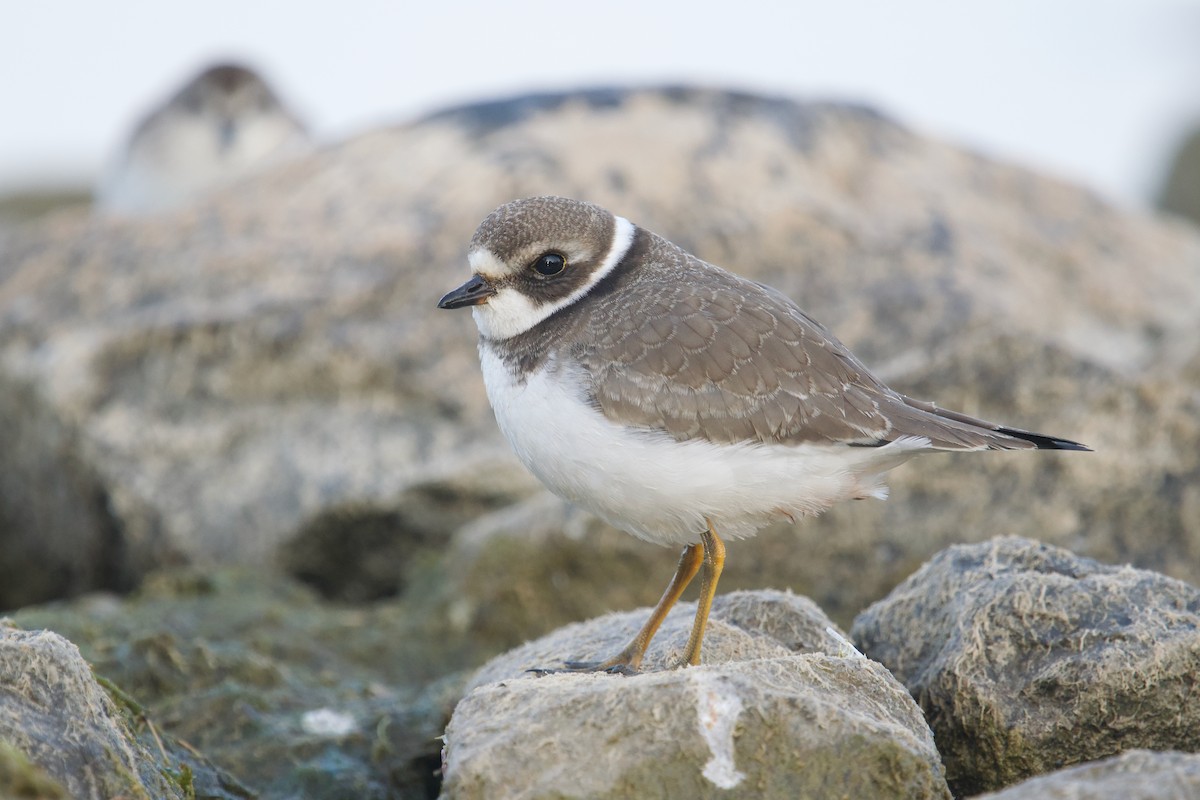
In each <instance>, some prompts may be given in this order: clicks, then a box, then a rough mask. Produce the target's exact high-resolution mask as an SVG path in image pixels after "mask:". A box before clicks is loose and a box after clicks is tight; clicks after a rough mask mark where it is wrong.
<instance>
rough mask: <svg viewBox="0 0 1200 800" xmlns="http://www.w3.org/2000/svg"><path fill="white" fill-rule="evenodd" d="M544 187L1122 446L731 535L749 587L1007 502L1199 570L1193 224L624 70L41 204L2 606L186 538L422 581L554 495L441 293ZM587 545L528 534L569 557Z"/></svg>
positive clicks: (1003, 405) (1015, 412) (929, 371)
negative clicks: (176, 201)
mask: <svg viewBox="0 0 1200 800" xmlns="http://www.w3.org/2000/svg"><path fill="white" fill-rule="evenodd" d="M543 192H555V193H560V194H568V195H574V196H580V197H585V198H588V199H591V200H594V201H597V202H600V203H602V204H604V205H606V206H608V207H610V208H612V209H614V210H616V211H618V212H619V213H622V214H624V215H626V216H628V217H629V218H631V219H633V220H635V221H636V222H639V223H642V224H644V225H646V226H647V227H650V228H652V229H654V230H657V231H659V232H660V233H662V234H664V235H666V236H668V237H670V238H672V239H674V240H676V241H678V242H679V243H680V244H682V245H684V246H686V247H688V248H690V249H692V250H693V251H695V252H697V253H698V254H699V255H701V256H702V257H704V258H707V259H709V260H711V261H714V262H716V263H720V264H723V265H725V266H728V267H730V268H732V269H734V270H736V271H738V272H740V273H742V274H745V275H747V276H750V277H752V278H755V279H758V280H763V281H766V282H769V283H771V284H773V285H776V286H778V287H779V288H780V289H781V290H783V291H785V292H786V293H788V294H789V295H791V296H792V297H794V298H796V299H797V300H798V301H799V302H800V303H801V304H802V305H803V306H804V307H805V308H806V309H807V310H809V311H810V312H811V313H812V314H814V315H815V316H816V317H817V318H818V319H820V320H821V321H822V322H824V323H826V324H827V325H829V326H830V327H832V328H833V329H834V330H835V331H836V332H837V333H838V334H839V336H841V338H843V339H844V340H845V341H846V342H847V343H848V344H849V345H850V346H851V347H853V348H854V349H855V350H856V351H857V352H858V353H859V355H860V356H862V357H863V358H864V360H865V361H866V362H867V363H868V364H870V365H871V366H873V367H874V368H875V369H876V370H877V371H878V372H879V373H880V375H881V376H882V377H883V378H885V379H886V380H888V381H890V382H892V383H893V384H895V385H896V386H897V387H898V388H900V389H902V390H905V391H907V392H909V393H911V394H914V395H916V396H918V397H926V398H934V399H936V400H938V401H939V402H940V403H942V404H943V405H946V406H949V407H954V408H958V409H960V410H963V411H965V412H968V413H973V414H979V415H982V416H985V417H991V418H996V419H999V420H1002V421H1005V422H1008V423H1010V424H1014V425H1020V426H1024V427H1028V428H1033V429H1038V430H1044V431H1046V432H1048V433H1052V434H1057V435H1062V436H1067V437H1070V438H1075V439H1079V440H1082V441H1085V442H1087V443H1089V444H1091V445H1092V446H1094V447H1096V448H1097V451H1098V452H1097V453H1095V454H1065V455H1064V454H1045V453H1032V454H1031V453H1017V454H986V455H977V454H972V455H963V456H954V457H930V458H928V459H925V460H923V461H919V462H917V463H916V464H912V465H909V466H906V467H904V468H902V469H901V470H899V471H898V472H896V473H895V476H894V480H893V482H892V483H893V493H892V500H891V501H890V502H888V503H858V504H852V505H848V506H845V507H843V508H841V509H837V510H835V511H833V512H831V513H830V514H828V515H826V516H825V517H823V518H821V519H819V520H816V521H809V522H806V523H804V524H803V525H801V526H800V527H799V528H797V529H796V530H790V529H787V528H786V526H784V527H782V528H781V529H776V530H773V531H769V532H765V533H764V534H762V535H760V537H759V538H758V539H757V540H755V541H753V542H747V543H739V544H738V545H737V546H736V548H731V560H730V566H729V569H730V574H729V576H728V582H727V583H726V584H725V586H726V587H728V588H734V587H737V586H761V585H776V586H791V587H793V588H795V589H797V590H799V591H802V592H803V593H805V594H808V595H810V596H812V597H814V598H815V599H817V600H818V601H819V602H820V603H821V605H822V607H823V608H826V609H828V610H830V612H831V613H832V614H833V615H834V616H835V618H837V619H840V620H848V619H849V618H851V617H852V615H853V614H854V613H855V612H856V611H857V610H859V609H861V608H862V607H863V606H864V605H865V604H866V603H867V602H869V601H870V600H872V599H875V598H878V597H880V596H882V595H883V594H884V593H886V591H887V590H888V588H890V587H891V586H893V585H895V583H897V582H898V581H899V580H900V579H901V578H902V576H904V575H906V574H908V573H909V572H911V571H912V570H913V569H914V568H915V567H916V566H917V565H918V564H919V563H921V561H922V560H924V559H925V558H926V557H928V555H929V554H931V553H933V552H935V551H937V550H938V549H940V548H941V547H944V546H945V545H946V544H948V543H952V542H956V541H962V540H963V539H970V538H973V537H979V536H982V535H984V532H987V531H995V530H1004V531H1009V532H1022V531H1037V534H1038V536H1039V537H1043V538H1045V539H1046V540H1049V541H1052V542H1055V543H1060V544H1068V545H1070V546H1072V547H1074V548H1077V549H1079V550H1081V551H1083V552H1085V553H1086V554H1088V555H1092V556H1095V557H1099V558H1103V559H1105V560H1110V561H1120V560H1132V561H1134V562H1135V563H1137V564H1139V565H1141V566H1147V567H1153V568H1157V569H1160V570H1163V571H1166V572H1169V573H1171V574H1173V575H1175V576H1177V577H1184V578H1190V579H1193V580H1200V489H1198V488H1197V487H1200V408H1198V406H1200V399H1198V396H1197V393H1196V391H1195V386H1196V385H1197V384H1198V383H1200V340H1198V339H1197V337H1196V336H1195V320H1196V319H1197V318H1200V236H1198V235H1197V234H1196V232H1195V231H1194V230H1192V229H1190V228H1188V227H1185V226H1183V225H1173V224H1169V223H1165V222H1162V221H1158V220H1154V219H1150V218H1146V217H1141V216H1137V215H1134V214H1130V213H1126V212H1123V211H1120V210H1117V209H1115V208H1113V207H1112V206H1110V205H1107V204H1106V203H1104V202H1103V201H1102V200H1100V199H1098V198H1097V197H1095V196H1094V195H1092V194H1089V193H1087V192H1085V191H1081V190H1079V189H1078V188H1075V187H1072V186H1068V185H1065V184H1062V183H1058V182H1055V181H1053V180H1049V179H1046V178H1043V177H1039V176H1037V175H1035V174H1032V173H1030V172H1028V171H1025V170H1022V169H1018V168H1014V167H1012V166H1009V165H1005V164H999V163H996V162H994V161H990V160H988V159H986V158H983V157H980V156H978V155H975V154H972V153H969V152H965V151H964V150H962V149H960V148H956V147H952V146H948V145H946V144H943V143H940V142H936V141H931V140H930V139H927V138H924V137H922V136H919V135H917V134H915V133H913V132H911V131H909V130H907V129H905V128H903V127H902V126H900V125H898V124H896V123H895V122H892V121H890V120H888V119H885V118H883V117H881V116H880V115H878V114H875V113H873V112H870V111H868V110H864V109H861V108H855V107H850V106H844V105H829V104H803V103H795V102H790V101H785V100H777V99H770V98H762V97H755V96H750V95H743V94H736V93H727V92H719V91H711V92H710V91H700V90H688V89H667V90H645V91H615V90H614V91H593V92H577V93H569V94H566V95H547V96H539V97H531V98H520V99H516V100H511V101H502V102H496V103H488V104H480V105H476V106H470V107H465V108H462V109H458V110H453V111H449V112H446V113H443V114H439V115H435V116H433V117H430V118H428V119H425V120H422V121H419V122H416V123H413V124H409V125H405V126H400V127H396V128H393V129H388V130H380V131H376V132H372V133H368V134H366V135H363V136H360V137H358V138H356V139H354V140H351V141H349V142H346V143H344V144H341V145H337V146H333V147H330V148H327V149H325V150H323V151H322V152H320V153H318V154H316V155H314V156H313V157H311V158H309V159H306V160H304V161H301V162H298V163H295V164H292V165H289V166H288V167H286V168H283V169H280V170H278V171H275V172H273V173H271V174H268V175H265V176H263V177H261V178H259V179H256V180H255V181H252V182H250V183H248V184H246V185H243V186H241V187H239V188H238V190H237V191H236V192H232V193H228V194H226V195H224V196H222V197H219V198H215V199H214V200H212V201H211V202H209V203H206V204H204V205H200V206H197V207H196V208H194V209H192V210H190V211H187V212H182V213H179V214H177V215H174V216H169V217H166V218H163V219H160V220H156V221H153V222H144V223H133V222H125V223H122V222H114V221H109V222H105V221H100V220H94V219H88V218H84V217H83V216H82V215H76V216H71V215H65V216H64V215H60V216H56V217H54V218H52V219H49V220H46V221H44V222H41V223H38V224H36V225H33V226H29V227H24V228H21V229H20V230H18V231H17V232H15V233H14V234H13V235H12V236H11V237H9V238H7V239H6V240H5V243H4V246H3V251H2V252H0V440H2V441H4V442H5V449H4V453H3V455H2V456H0V548H2V549H3V551H4V553H5V555H6V557H5V559H3V561H2V562H0V607H6V606H7V607H12V606H15V605H18V604H21V603H25V602H29V601H32V600H35V599H39V598H46V597H52V596H59V595H61V594H63V593H71V592H78V591H82V590H85V589H88V588H92V587H97V586H100V587H108V588H116V589H124V588H128V587H130V586H132V585H135V584H136V582H137V580H138V579H139V577H140V576H141V575H142V574H144V572H145V570H146V569H148V568H150V567H152V566H155V565H159V564H163V563H174V562H178V561H198V562H206V561H238V562H248V563H262V562H265V561H269V560H273V559H280V560H282V561H283V562H284V563H286V564H287V565H288V566H289V568H290V569H292V570H293V572H294V573H295V574H298V575H302V576H305V577H306V578H307V579H309V580H311V581H312V582H313V583H314V584H316V585H318V586H320V587H321V588H322V589H323V591H326V592H328V593H329V594H331V595H333V596H336V597H344V598H370V597H377V596H382V595H387V594H391V593H396V592H405V591H408V590H409V588H410V587H411V585H412V583H413V581H414V580H418V579H419V577H420V573H421V571H422V570H423V569H424V568H425V567H426V566H428V564H429V563H430V562H431V560H436V558H437V557H438V554H440V552H441V551H442V550H443V548H444V543H445V540H446V539H447V537H449V536H451V535H452V534H453V532H454V531H455V530H457V529H458V528H459V527H460V526H462V525H463V524H464V523H466V522H467V521H468V520H473V519H475V518H476V517H477V516H479V515H480V514H483V513H486V512H489V511H496V512H503V511H507V510H508V509H509V508H510V507H512V504H514V503H521V502H525V501H527V500H528V499H529V498H531V497H536V496H537V493H538V492H540V491H541V490H540V489H539V488H538V487H537V486H536V485H535V484H534V482H533V480H532V479H531V478H530V477H529V476H527V475H526V474H525V473H524V471H523V470H522V469H521V468H520V467H519V466H517V464H516V462H515V459H514V458H513V457H512V455H511V454H510V453H509V452H508V448H507V447H506V445H505V444H504V443H503V442H502V441H501V439H500V436H499V434H498V432H497V430H496V428H495V424H494V422H493V421H492V419H491V415H490V411H489V410H488V408H487V405H486V402H485V399H484V396H483V390H482V381H481V378H480V375H479V368H478V364H477V361H476V356H475V331H474V329H473V326H472V325H471V323H470V322H469V321H468V320H466V319H465V318H464V317H463V316H461V315H454V314H445V313H441V312H438V311H437V310H436V309H435V308H434V307H433V303H434V302H435V301H436V299H437V298H438V297H439V296H440V295H441V294H442V293H443V292H444V291H445V290H446V289H447V288H449V287H453V286H455V285H457V283H458V282H460V281H461V280H462V279H463V277H464V276H465V275H466V267H465V263H464V249H465V245H466V242H467V240H468V238H469V236H470V234H471V232H472V231H473V229H474V227H475V226H476V225H477V223H478V221H479V220H480V219H481V218H482V217H483V216H484V215H485V214H486V213H487V212H488V211H490V210H491V209H492V208H493V207H494V206H495V205H497V204H498V203H500V202H503V201H507V200H509V199H512V198H513V197H515V196H520V195H529V194H534V193H543ZM1130 531H1137V535H1136V536H1133V535H1129V532H1130ZM1148 531H1152V532H1154V533H1153V535H1149V534H1147V532H1148ZM514 532H519V531H517V530H515V529H514ZM593 538H594V539H595V541H596V545H590V544H589V545H588V546H599V545H600V544H602V543H603V542H606V541H607V542H615V541H617V540H618V538H619V537H607V538H605V537H593ZM510 541H512V542H515V537H512V538H511V539H510ZM627 546H628V545H624V544H622V545H617V547H619V548H626V547H627ZM582 547H583V545H581V544H580V543H579V542H577V541H571V540H570V539H569V538H568V537H565V536H564V535H563V534H562V533H561V532H551V534H550V535H548V536H546V537H545V538H544V539H543V540H542V541H541V543H540V544H538V545H537V546H536V547H535V546H532V545H529V546H526V547H525V550H526V551H527V552H530V553H537V554H540V555H541V556H542V557H544V558H545V559H546V560H547V564H548V565H550V566H547V567H546V569H547V570H551V569H554V570H556V569H559V567H558V565H561V564H563V563H567V562H568V561H569V558H568V556H569V557H572V558H573V557H574V556H573V554H575V553H578V552H581V550H582ZM634 547H635V548H636V549H632V550H630V552H632V553H633V554H634V555H633V558H634V559H647V560H650V561H651V562H652V563H650V564H649V565H648V566H647V567H646V568H645V569H646V570H647V572H648V574H649V575H652V576H653V580H645V581H643V582H641V583H639V585H638V586H637V587H636V597H631V598H630V600H631V602H630V603H629V604H628V605H629V606H632V605H634V604H636V603H647V602H653V600H654V599H655V598H656V597H657V594H658V592H659V591H661V587H662V585H663V583H665V580H666V576H667V575H668V574H669V572H670V569H671V567H672V566H673V561H674V558H675V554H674V553H670V552H666V551H658V550H655V549H653V548H651V547H649V546H646V545H641V544H637V543H634ZM377 552H384V553H388V554H391V555H389V556H386V557H385V556H373V555H372V554H373V553H377ZM477 552H480V553H486V548H484V549H480V550H478V551H477ZM346 554H352V557H348V558H347V557H346ZM606 559H607V557H606ZM401 562H402V563H401ZM393 564H394V566H393ZM461 569H462V570H463V571H464V573H465V572H466V571H467V565H463V566H462V567H461ZM739 570H744V572H742V573H741V574H740V575H739V573H738V571H739ZM660 575H661V576H662V577H659V576H660ZM615 580H616V579H615V578H614V575H613V574H611V573H609V572H607V571H605V572H600V571H596V572H595V573H593V578H589V579H588V580H576V581H575V590H574V594H573V599H572V604H573V607H574V608H576V609H577V610H578V611H579V612H580V613H579V615H578V616H580V617H586V616H589V615H594V614H595V613H597V612H598V611H599V610H600V609H603V608H612V607H620V606H619V605H617V604H616V603H614V602H613V598H614V597H617V598H620V597H621V592H623V591H625V590H624V589H622V588H621V587H614V581H615ZM589 581H591V582H590V583H589ZM468 588H470V587H468ZM495 588H496V591H498V592H511V591H512V589H511V587H504V586H498V587H495ZM522 591H525V592H527V593H533V592H542V593H543V594H546V596H549V597H552V596H553V592H552V591H549V590H548V587H544V586H530V587H525V588H523V589H522ZM630 591H631V593H632V592H633V591H634V590H630ZM613 592H615V594H610V593H613ZM495 599H496V598H495V597H492V596H479V597H473V598H471V599H470V601H469V605H470V606H471V607H472V608H476V609H486V608H488V607H490V606H491V604H492V602H493V600H495ZM468 610H469V609H468ZM468 621H469V620H468ZM447 624H449V623H447ZM532 624H533V625H534V626H536V625H537V622H536V621H533V623H532ZM549 627H550V625H548V624H545V623H542V625H541V627H540V629H538V630H533V631H532V633H533V634H536V633H538V632H542V631H545V630H547V629H549Z"/></svg>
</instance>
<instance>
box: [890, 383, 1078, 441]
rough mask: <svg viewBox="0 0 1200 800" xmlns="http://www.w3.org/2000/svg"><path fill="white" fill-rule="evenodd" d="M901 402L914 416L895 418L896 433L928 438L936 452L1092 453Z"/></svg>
mask: <svg viewBox="0 0 1200 800" xmlns="http://www.w3.org/2000/svg"><path fill="white" fill-rule="evenodd" d="M900 399H901V400H902V401H903V403H904V405H903V406H902V408H903V409H904V411H907V412H913V413H903V412H902V413H901V414H899V415H896V416H898V417H902V418H901V419H897V418H896V417H893V421H894V422H895V423H896V428H895V431H894V432H895V433H896V434H899V435H907V436H913V435H919V436H926V437H928V438H929V440H930V442H931V444H932V445H933V447H934V448H935V449H940V450H1024V449H1027V448H1028V449H1032V448H1037V449H1039V450H1082V451H1088V452H1090V451H1091V448H1090V447H1088V446H1087V445H1084V444H1080V443H1079V442H1073V441H1071V440H1070V439H1062V438H1059V437H1057V436H1046V435H1045V434H1041V433H1032V432H1030V431H1023V430H1021V429H1020V428H1009V427H1005V426H1003V425H997V424H996V423H994V422H988V421H986V420H982V419H978V418H976V417H971V416H967V415H966V414H960V413H959V412H957V411H950V410H948V409H945V408H939V407H938V406H936V405H934V404H933V403H927V402H924V401H922V400H913V399H912V398H910V397H904V396H903V395H900Z"/></svg>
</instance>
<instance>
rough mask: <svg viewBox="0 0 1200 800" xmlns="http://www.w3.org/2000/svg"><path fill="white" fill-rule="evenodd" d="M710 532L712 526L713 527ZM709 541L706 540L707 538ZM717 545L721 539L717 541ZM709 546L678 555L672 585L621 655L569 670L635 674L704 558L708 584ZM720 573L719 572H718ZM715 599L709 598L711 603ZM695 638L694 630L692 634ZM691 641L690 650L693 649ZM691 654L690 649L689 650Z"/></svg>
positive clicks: (570, 665)
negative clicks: (651, 642) (651, 641)
mask: <svg viewBox="0 0 1200 800" xmlns="http://www.w3.org/2000/svg"><path fill="white" fill-rule="evenodd" d="M710 530H711V527H710ZM705 541H706V542H707V539H705ZM717 541H718V544H719V543H720V540H717ZM708 552H709V548H708V545H707V544H705V545H704V547H703V550H702V549H701V546H700V545H698V544H689V545H688V546H687V547H685V548H683V553H682V554H680V556H679V566H678V567H676V569H675V576H674V577H673V578H671V582H670V584H668V585H667V590H666V591H665V592H663V596H662V597H661V598H660V599H659V601H658V605H656V606H655V607H654V611H652V612H651V613H650V619H648V620H646V624H645V625H643V626H642V629H641V630H640V631H638V632H637V635H636V636H634V637H633V639H631V640H630V642H629V644H627V645H625V648H624V649H623V650H621V652H619V653H617V654H616V655H615V656H613V657H612V658H610V659H608V660H607V661H568V662H567V663H566V666H567V669H568V670H578V671H582V672H598V671H604V672H614V673H621V674H626V675H632V674H635V673H636V672H637V671H638V668H639V667H640V666H641V665H642V658H643V656H645V655H646V648H647V647H649V646H650V640H651V639H653V638H654V634H655V633H657V632H658V628H659V626H660V625H662V623H663V620H664V619H666V618H667V612H669V611H670V610H671V606H673V605H675V601H676V600H678V599H679V596H680V595H681V594H683V590H684V589H686V588H687V585H688V584H689V583H691V582H692V578H694V577H695V576H696V573H697V572H698V571H699V570H700V562H701V560H702V559H703V561H704V563H705V566H706V569H705V578H704V581H705V585H707V584H708V582H709V578H708V573H709V572H710V570H709V569H708V568H707V566H708ZM724 552H725V551H724V548H722V550H721V561H722V562H724V560H725V555H724ZM717 572H718V574H719V573H720V569H719V568H718V570H717ZM712 584H713V587H714V588H715V587H716V581H712ZM711 601H712V598H711V596H710V597H709V602H710V604H711ZM704 613H705V616H707V615H708V608H707V607H705V610H704ZM700 632H701V635H703V633H704V625H703V623H701V625H700ZM692 635H693V636H695V635H696V632H695V630H693V631H692ZM690 646H691V645H690V642H689V648H690ZM689 652H690V649H689ZM699 652H700V646H699V643H698V642H697V645H696V653H697V658H698V657H699Z"/></svg>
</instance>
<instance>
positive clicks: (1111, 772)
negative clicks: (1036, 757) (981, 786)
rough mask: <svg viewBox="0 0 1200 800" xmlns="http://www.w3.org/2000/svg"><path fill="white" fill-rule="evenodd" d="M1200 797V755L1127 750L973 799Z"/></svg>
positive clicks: (1178, 799) (1182, 799) (1180, 799)
mask: <svg viewBox="0 0 1200 800" xmlns="http://www.w3.org/2000/svg"><path fill="white" fill-rule="evenodd" d="M1196 797H1200V755H1196V754H1195V753H1171V752H1166V753H1162V752H1150V751H1148V750H1130V751H1129V752H1127V753H1122V754H1121V755H1119V756H1115V757H1113V758H1108V759H1105V760H1103V761H1095V762H1092V763H1090V764H1081V765H1079V766H1077V767H1070V768H1069V769H1063V770H1059V771H1057V772H1051V773H1050V774H1049V775H1042V776H1040V777H1037V778H1030V779H1029V780H1027V781H1022V782H1021V783H1018V784H1017V785H1016V786H1012V787H1009V788H1008V789H1005V790H1004V791H1002V792H996V793H995V794H985V795H979V796H977V797H975V798H973V800H1193V798H1196Z"/></svg>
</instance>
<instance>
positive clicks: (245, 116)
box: [96, 64, 311, 214]
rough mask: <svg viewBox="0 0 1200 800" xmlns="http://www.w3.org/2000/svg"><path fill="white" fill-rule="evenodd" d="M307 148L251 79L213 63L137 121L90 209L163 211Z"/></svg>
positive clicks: (240, 69) (294, 125) (287, 115)
mask: <svg viewBox="0 0 1200 800" xmlns="http://www.w3.org/2000/svg"><path fill="white" fill-rule="evenodd" d="M310 145H311V143H310V140H309V137H308V133H307V132H306V130H305V128H304V125H303V124H301V123H300V122H299V121H298V120H297V119H296V117H295V116H293V115H292V113H291V112H290V111H288V109H287V108H286V107H285V106H284V105H283V103H282V102H281V101H280V100H279V98H278V96H277V95H276V94H275V92H274V91H272V90H271V87H270V86H268V85H267V83H266V81H264V80H263V79H262V78H261V77H259V76H258V74H257V73H255V72H254V71H253V70H251V69H250V68H248V67H244V66H241V65H238V64H217V65H215V66H212V67H209V68H208V69H206V70H204V71H203V72H201V73H200V74H199V75H197V76H196V77H194V78H192V79H191V80H190V81H188V82H187V84H185V85H184V86H183V88H181V89H180V90H179V91H178V92H176V93H175V94H174V95H173V96H172V97H171V99H170V100H168V101H167V102H166V103H164V104H163V105H162V106H161V107H159V108H157V109H156V110H154V111H153V112H151V113H150V114H149V115H148V116H146V118H145V119H143V120H142V122H141V123H140V124H139V125H138V126H137V128H136V129H135V130H134V132H133V135H132V137H131V138H130V140H129V143H128V144H127V145H126V146H125V148H124V149H123V151H122V152H121V153H120V155H119V156H118V158H117V159H116V161H115V163H114V164H113V166H112V167H111V168H110V170H109V173H108V175H107V176H106V177H105V179H104V181H103V182H102V183H101V185H100V187H99V189H98V191H97V197H96V206H97V208H98V209H100V210H101V211H106V212H110V213H117V214H150V213H156V212H160V211H168V210H171V209H173V208H178V207H179V206H182V205H184V204H186V203H188V202H190V201H192V200H194V199H196V198H198V197H200V196H202V195H203V194H205V193H207V192H209V191H212V190H213V189H216V188H219V187H221V186H225V185H228V184H229V183H232V182H233V181H234V180H236V179H238V178H242V177H244V176H246V175H248V174H250V173H251V172H253V171H254V170H256V169H259V168H261V167H263V166H264V165H267V164H271V163H274V162H276V161H278V160H280V159H282V158H286V157H289V156H293V155H297V154H299V153H303V152H305V151H306V150H307V149H308V148H309V147H310Z"/></svg>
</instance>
